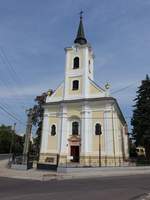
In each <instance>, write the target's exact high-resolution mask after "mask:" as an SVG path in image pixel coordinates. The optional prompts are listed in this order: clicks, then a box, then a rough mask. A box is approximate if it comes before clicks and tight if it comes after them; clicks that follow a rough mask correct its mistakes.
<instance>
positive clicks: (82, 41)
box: [74, 16, 87, 45]
mask: <svg viewBox="0 0 150 200" xmlns="http://www.w3.org/2000/svg"><path fill="white" fill-rule="evenodd" d="M74 43H75V44H81V45H83V44H87V40H86V38H85V35H84V28H83V22H82V16H80V23H79V28H78V32H77V36H76V39H75V40H74Z"/></svg>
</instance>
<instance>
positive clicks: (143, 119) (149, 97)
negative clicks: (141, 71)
mask: <svg viewBox="0 0 150 200" xmlns="http://www.w3.org/2000/svg"><path fill="white" fill-rule="evenodd" d="M134 101H135V105H134V110H133V117H132V119H131V124H132V126H133V130H132V136H133V138H134V139H135V141H136V142H135V143H136V146H140V145H141V146H144V147H145V151H146V158H147V159H149V160H150V78H149V76H148V75H146V79H145V80H143V81H142V83H141V85H140V87H139V88H138V91H137V96H136V98H135V99H134Z"/></svg>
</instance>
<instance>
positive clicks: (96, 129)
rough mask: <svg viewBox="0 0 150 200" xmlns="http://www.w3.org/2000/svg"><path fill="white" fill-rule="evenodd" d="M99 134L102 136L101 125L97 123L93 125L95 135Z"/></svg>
mask: <svg viewBox="0 0 150 200" xmlns="http://www.w3.org/2000/svg"><path fill="white" fill-rule="evenodd" d="M101 134H102V130H101V125H100V124H99V123H97V124H96V125H95V135H101Z"/></svg>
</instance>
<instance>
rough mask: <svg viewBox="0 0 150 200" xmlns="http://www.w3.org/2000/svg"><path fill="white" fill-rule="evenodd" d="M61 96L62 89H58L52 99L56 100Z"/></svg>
mask: <svg viewBox="0 0 150 200" xmlns="http://www.w3.org/2000/svg"><path fill="white" fill-rule="evenodd" d="M62 96H63V87H62V86H61V87H59V88H58V89H57V90H56V91H55V94H54V96H53V97H55V98H58V97H62Z"/></svg>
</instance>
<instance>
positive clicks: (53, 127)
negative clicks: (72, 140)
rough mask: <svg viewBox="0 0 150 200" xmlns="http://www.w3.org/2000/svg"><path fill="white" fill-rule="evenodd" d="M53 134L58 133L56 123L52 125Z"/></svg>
mask: <svg viewBox="0 0 150 200" xmlns="http://www.w3.org/2000/svg"><path fill="white" fill-rule="evenodd" d="M51 135H52V136H55V135H56V125H55V124H53V125H52V126H51Z"/></svg>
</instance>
